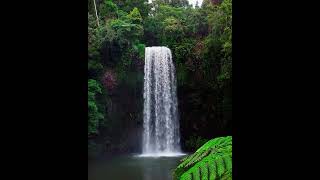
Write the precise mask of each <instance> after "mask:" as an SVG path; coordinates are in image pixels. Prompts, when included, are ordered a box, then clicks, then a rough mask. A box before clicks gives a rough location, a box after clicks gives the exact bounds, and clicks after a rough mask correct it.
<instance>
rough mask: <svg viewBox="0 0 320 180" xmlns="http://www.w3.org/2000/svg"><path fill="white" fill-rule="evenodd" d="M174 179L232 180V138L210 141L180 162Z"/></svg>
mask: <svg viewBox="0 0 320 180" xmlns="http://www.w3.org/2000/svg"><path fill="white" fill-rule="evenodd" d="M181 161H182V162H181V164H179V165H178V167H177V168H176V169H175V172H174V179H181V180H189V179H190V180H192V179H210V180H215V179H224V180H226V179H229V180H231V179H232V137H231V136H227V137H219V138H215V139H212V140H210V141H208V142H207V143H205V144H204V145H203V146H201V147H200V148H199V149H198V150H197V151H196V152H195V153H194V154H192V155H189V156H187V157H185V158H184V159H182V160H181Z"/></svg>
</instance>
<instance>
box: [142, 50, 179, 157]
mask: <svg viewBox="0 0 320 180" xmlns="http://www.w3.org/2000/svg"><path fill="white" fill-rule="evenodd" d="M176 84H177V82H176V76H175V67H174V64H173V62H172V54H171V50H170V49H169V48H167V47H146V49H145V65H144V92H143V98H144V109H143V129H144V130H143V145H142V146H143V147H142V156H176V155H180V154H182V153H181V149H180V130H179V119H178V103H177V87H176Z"/></svg>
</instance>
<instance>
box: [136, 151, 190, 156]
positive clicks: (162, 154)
mask: <svg viewBox="0 0 320 180" xmlns="http://www.w3.org/2000/svg"><path fill="white" fill-rule="evenodd" d="M184 155H186V154H185V153H180V152H168V153H165V152H161V153H145V154H139V155H137V157H178V156H184Z"/></svg>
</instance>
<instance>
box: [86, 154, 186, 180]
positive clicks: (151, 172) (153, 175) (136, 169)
mask: <svg viewBox="0 0 320 180" xmlns="http://www.w3.org/2000/svg"><path fill="white" fill-rule="evenodd" d="M183 157H184V156H179V157H156V158H155V157H137V156H135V155H125V156H114V157H112V158H110V157H109V158H101V159H99V160H95V161H89V164H88V180H171V179H172V172H173V170H174V169H175V168H176V167H177V165H178V164H179V160H180V159H182V158H183Z"/></svg>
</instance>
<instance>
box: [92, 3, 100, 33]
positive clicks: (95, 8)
mask: <svg viewBox="0 0 320 180" xmlns="http://www.w3.org/2000/svg"><path fill="white" fill-rule="evenodd" d="M93 4H94V10H95V12H96V18H97V24H98V27H99V26H100V24H99V17H98V12H97V6H96V0H93Z"/></svg>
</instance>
